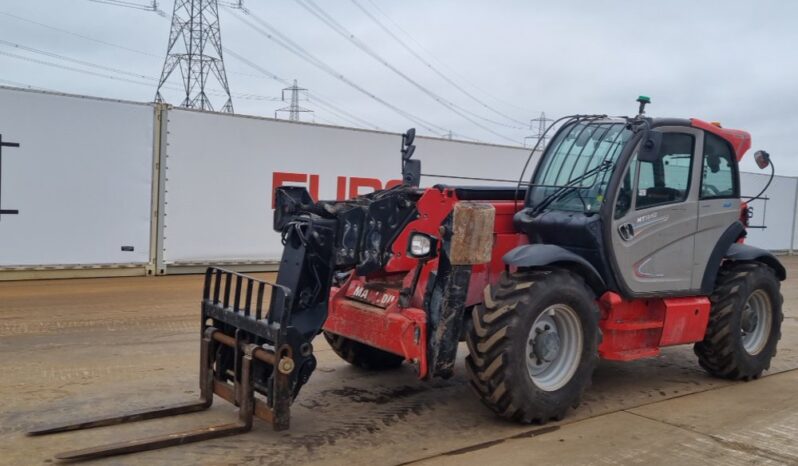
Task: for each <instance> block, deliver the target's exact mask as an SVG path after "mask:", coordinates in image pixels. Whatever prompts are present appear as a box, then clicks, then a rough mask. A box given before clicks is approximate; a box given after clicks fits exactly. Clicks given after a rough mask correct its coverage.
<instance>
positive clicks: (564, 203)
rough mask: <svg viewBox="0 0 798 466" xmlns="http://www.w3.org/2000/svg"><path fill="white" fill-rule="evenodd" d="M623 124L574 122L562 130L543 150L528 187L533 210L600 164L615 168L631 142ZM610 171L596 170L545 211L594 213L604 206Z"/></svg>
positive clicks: (628, 130)
mask: <svg viewBox="0 0 798 466" xmlns="http://www.w3.org/2000/svg"><path fill="white" fill-rule="evenodd" d="M626 126H627V125H626V123H625V122H620V121H609V122H607V121H603V122H575V123H572V124H571V125H570V127H566V128H563V129H562V130H561V131H560V132H559V133H558V134H557V136H556V137H555V138H554V140H553V141H552V142H551V143H550V144H549V145H548V147H547V148H546V153H545V155H544V157H543V160H541V162H540V166H539V167H538V170H537V171H536V172H535V176H534V178H533V180H532V185H531V186H530V187H529V199H530V201H531V205H532V206H535V205H537V204H538V203H540V202H542V201H543V200H544V199H545V198H546V196H548V195H550V194H552V193H554V192H555V191H557V190H558V188H562V187H563V186H565V185H568V184H569V182H571V181H573V180H576V179H577V178H579V177H580V176H582V175H584V174H585V173H588V172H589V171H590V170H595V169H597V168H598V167H599V166H601V165H602V164H608V163H609V164H613V165H614V164H615V162H616V161H617V159H618V156H619V155H620V154H621V151H622V149H623V147H624V145H625V144H626V142H627V141H628V140H629V138H631V136H632V131H631V130H630V129H628V128H627V127H626ZM611 174H612V168H611V167H610V168H608V169H606V170H601V169H600V170H597V171H596V173H593V174H591V175H590V176H587V177H585V178H584V179H583V180H581V181H579V182H576V183H572V186H573V187H574V189H570V190H568V191H566V192H563V193H562V195H560V196H559V198H558V199H555V200H554V201H552V202H551V203H550V204H549V205H548V208H550V209H556V210H570V211H576V212H587V213H593V212H597V211H598V210H599V208H600V207H601V204H602V203H603V202H604V197H605V195H606V194H605V193H606V190H607V185H608V184H609V179H610V175H611Z"/></svg>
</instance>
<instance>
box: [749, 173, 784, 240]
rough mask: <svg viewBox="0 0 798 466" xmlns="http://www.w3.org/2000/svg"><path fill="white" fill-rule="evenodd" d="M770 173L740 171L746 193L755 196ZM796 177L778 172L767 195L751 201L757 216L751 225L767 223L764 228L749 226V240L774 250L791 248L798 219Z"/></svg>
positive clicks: (763, 185) (765, 182) (751, 221)
mask: <svg viewBox="0 0 798 466" xmlns="http://www.w3.org/2000/svg"><path fill="white" fill-rule="evenodd" d="M769 177H770V175H766V174H759V173H741V174H740V184H741V188H742V191H741V194H742V195H743V196H756V195H757V194H759V192H760V191H762V188H764V187H765V184H767V181H768V179H769ZM797 181H798V180H796V178H791V177H786V176H776V177H774V178H773V182H772V183H771V185H770V187H769V188H768V190H767V191H766V192H765V195H764V197H767V198H769V199H768V200H756V201H754V202H752V203H751V207H753V208H754V216H753V218H751V220H750V224H751V225H752V226H761V225H764V226H766V227H767V228H765V229H756V228H750V229H749V230H748V237H747V239H746V243H748V244H751V245H752V246H757V247H760V248H764V249H771V250H781V251H783V250H788V249H790V247H791V243H792V236H793V223H794V221H795V212H794V210H795V188H796V182H797Z"/></svg>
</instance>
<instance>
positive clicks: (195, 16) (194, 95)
mask: <svg viewBox="0 0 798 466" xmlns="http://www.w3.org/2000/svg"><path fill="white" fill-rule="evenodd" d="M175 69H179V70H180V74H181V78H182V79H181V81H182V84H183V90H184V93H185V98H184V99H183V102H182V103H181V104H180V106H181V107H186V108H196V109H201V110H213V104H212V103H211V100H210V99H209V98H208V96H207V93H206V92H205V86H206V84H207V83H208V81H209V78H210V77H214V78H216V81H217V82H218V83H219V84H220V85H221V86H222V89H223V90H224V91H225V92H226V93H227V101H226V102H225V103H224V105H222V108H221V111H222V112H227V113H233V101H232V98H231V97H230V86H229V84H228V82H227V73H226V72H225V69H224V57H223V55H222V34H221V28H220V26H219V5H218V3H217V0H175V5H174V10H173V12H172V27H171V30H170V32H169V42H168V45H167V47H166V58H165V59H164V63H163V71H161V79H160V80H159V81H158V90H157V91H156V92H155V101H156V102H163V96H162V95H161V88H162V87H163V86H164V84H165V83H166V81H167V80H168V79H169V77H170V76H172V73H173V72H174V71H175Z"/></svg>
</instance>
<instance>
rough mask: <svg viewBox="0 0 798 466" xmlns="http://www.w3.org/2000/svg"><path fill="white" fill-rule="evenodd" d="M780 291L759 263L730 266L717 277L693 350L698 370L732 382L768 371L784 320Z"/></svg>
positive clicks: (765, 267) (771, 271)
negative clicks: (700, 335)
mask: <svg viewBox="0 0 798 466" xmlns="http://www.w3.org/2000/svg"><path fill="white" fill-rule="evenodd" d="M780 285H781V284H780V283H779V280H778V279H777V278H776V274H775V273H774V272H773V270H772V269H770V267H768V266H767V265H765V264H762V263H759V262H743V263H733V264H732V265H730V266H727V267H725V268H723V269H722V270H721V271H720V272H719V273H718V279H717V283H716V285H715V291H714V292H713V293H712V296H710V301H711V303H712V308H711V310H710V313H709V324H708V326H707V332H706V335H705V336H704V340H703V341H701V342H698V343H696V344H695V346H694V350H695V354H696V355H697V356H698V363H699V364H700V365H701V367H703V368H704V369H705V370H706V371H707V372H709V373H710V374H712V375H714V376H716V377H722V378H725V379H732V380H751V379H755V378H758V377H759V376H760V375H761V374H762V371H764V370H767V369H769V368H770V360H771V359H773V356H775V355H776V345H777V343H778V341H779V338H781V322H782V320H783V319H784V315H783V314H782V311H781V305H782V302H783V299H782V296H781V292H780V290H779V288H780Z"/></svg>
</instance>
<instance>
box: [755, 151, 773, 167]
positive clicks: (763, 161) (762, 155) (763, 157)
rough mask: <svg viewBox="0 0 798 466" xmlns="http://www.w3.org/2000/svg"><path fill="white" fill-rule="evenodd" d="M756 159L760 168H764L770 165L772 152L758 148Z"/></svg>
mask: <svg viewBox="0 0 798 466" xmlns="http://www.w3.org/2000/svg"><path fill="white" fill-rule="evenodd" d="M754 161H756V166H757V167H759V169H760V170H764V169H765V168H767V167H768V165H770V154H768V153H767V152H765V151H763V150H758V151H756V152H755V153H754Z"/></svg>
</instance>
